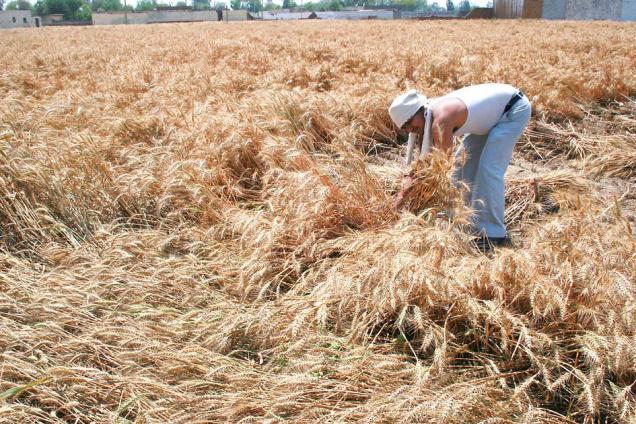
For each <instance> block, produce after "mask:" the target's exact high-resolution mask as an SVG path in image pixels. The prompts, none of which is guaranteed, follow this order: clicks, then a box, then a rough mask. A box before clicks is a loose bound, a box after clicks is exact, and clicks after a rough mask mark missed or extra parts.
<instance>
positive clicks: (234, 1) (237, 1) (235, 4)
mask: <svg viewBox="0 0 636 424" xmlns="http://www.w3.org/2000/svg"><path fill="white" fill-rule="evenodd" d="M230 7H231V8H232V10H239V9H240V8H241V0H230Z"/></svg>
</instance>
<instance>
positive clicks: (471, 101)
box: [389, 84, 531, 250]
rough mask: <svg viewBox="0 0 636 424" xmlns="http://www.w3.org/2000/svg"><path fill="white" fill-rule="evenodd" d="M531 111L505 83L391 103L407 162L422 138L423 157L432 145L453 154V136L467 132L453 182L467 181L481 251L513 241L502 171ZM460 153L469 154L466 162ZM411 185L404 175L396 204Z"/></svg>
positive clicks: (520, 95)
mask: <svg viewBox="0 0 636 424" xmlns="http://www.w3.org/2000/svg"><path fill="white" fill-rule="evenodd" d="M530 112H531V105H530V102H529V101H528V98H527V97H526V96H524V94H523V93H522V92H521V90H518V89H516V88H514V87H512V86H510V85H507V84H480V85H473V86H470V87H465V88H462V89H460V90H456V91H453V92H451V93H449V94H447V95H445V96H442V97H438V98H435V99H427V98H426V97H425V96H423V95H421V94H419V93H418V92H417V91H416V90H409V91H407V92H406V93H404V94H401V95H400V96H398V97H397V98H396V99H395V100H394V101H393V103H392V104H391V106H390V107H389V114H390V115H391V119H392V120H393V122H395V124H396V125H397V126H398V127H400V128H401V129H402V130H404V131H407V132H409V141H408V146H407V153H406V164H407V165H408V164H410V163H411V160H412V158H413V148H414V145H415V142H416V140H417V139H419V138H420V137H423V139H422V148H421V150H420V155H421V156H423V155H425V154H426V153H427V152H428V150H429V147H430V146H431V144H432V145H433V146H435V147H437V148H439V149H441V150H442V151H444V152H446V153H447V154H448V155H449V156H450V154H451V152H452V150H453V136H459V135H464V134H465V137H464V138H463V140H462V143H461V146H460V147H459V149H458V150H457V152H456V153H455V169H454V171H453V181H463V182H464V183H465V184H466V185H467V186H468V187H469V189H470V193H469V196H467V197H466V199H465V201H466V203H467V204H468V206H470V207H471V208H472V209H473V210H474V211H475V216H474V218H473V221H472V228H471V231H472V232H473V233H474V234H475V235H476V236H477V237H478V238H477V240H476V243H477V246H478V247H479V248H480V249H481V250H490V248H491V247H492V246H510V245H511V244H512V243H511V241H510V238H509V237H508V235H507V232H506V227H505V225H504V195H505V193H504V174H505V173H506V169H507V168H508V164H509V162H510V159H511V157H512V150H513V148H514V146H515V144H516V143H517V140H519V137H521V134H522V133H523V130H524V128H525V127H526V125H527V124H528V121H529V120H530ZM462 151H465V152H466V155H465V157H466V158H465V161H464V163H463V164H462ZM411 184H412V178H411V176H410V175H406V176H405V180H404V183H403V186H402V190H401V191H400V192H399V194H398V196H397V205H398V207H399V206H401V204H402V201H403V198H404V193H405V192H406V190H408V188H409V187H410V186H411Z"/></svg>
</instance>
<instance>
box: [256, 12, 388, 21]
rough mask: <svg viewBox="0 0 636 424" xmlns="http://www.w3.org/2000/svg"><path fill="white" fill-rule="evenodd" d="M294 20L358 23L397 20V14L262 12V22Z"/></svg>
mask: <svg viewBox="0 0 636 424" xmlns="http://www.w3.org/2000/svg"><path fill="white" fill-rule="evenodd" d="M283 10H284V9H283ZM396 13H397V15H396ZM295 19H325V20H350V21H358V20H364V19H399V12H396V11H393V10H341V11H337V12H336V11H333V12H332V11H326V12H309V11H304V12H299V11H294V12H289V11H278V10H272V11H268V12H263V20H266V21H289V20H295Z"/></svg>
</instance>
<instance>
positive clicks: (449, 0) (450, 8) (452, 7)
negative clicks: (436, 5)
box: [446, 0, 455, 12]
mask: <svg viewBox="0 0 636 424" xmlns="http://www.w3.org/2000/svg"><path fill="white" fill-rule="evenodd" d="M446 10H448V11H449V12H454V11H455V5H454V4H453V0H447V1H446Z"/></svg>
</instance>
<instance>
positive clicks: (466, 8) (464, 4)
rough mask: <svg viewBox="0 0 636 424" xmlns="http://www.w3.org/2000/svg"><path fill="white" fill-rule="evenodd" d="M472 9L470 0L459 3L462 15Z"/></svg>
mask: <svg viewBox="0 0 636 424" xmlns="http://www.w3.org/2000/svg"><path fill="white" fill-rule="evenodd" d="M470 9H472V7H471V6H470V2H469V1H468V0H462V1H461V2H460V3H459V14H460V15H466V14H467V13H468V12H470Z"/></svg>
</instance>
